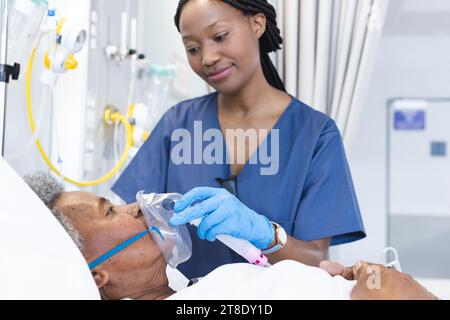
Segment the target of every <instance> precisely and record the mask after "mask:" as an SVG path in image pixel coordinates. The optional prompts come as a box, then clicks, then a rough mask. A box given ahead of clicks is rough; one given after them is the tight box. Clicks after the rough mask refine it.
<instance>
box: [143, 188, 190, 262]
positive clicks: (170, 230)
mask: <svg viewBox="0 0 450 320" xmlns="http://www.w3.org/2000/svg"><path fill="white" fill-rule="evenodd" d="M181 197H182V195H181V194H177V193H168V194H156V193H150V194H144V193H143V192H142V191H141V192H138V193H137V195H136V201H137V203H138V205H139V207H140V208H141V211H142V213H143V215H144V217H145V220H146V222H147V225H149V226H156V227H157V228H158V229H159V230H160V231H161V233H157V232H152V233H151V235H152V237H153V239H154V240H155V242H156V244H157V245H158V246H159V248H160V249H161V251H162V253H163V255H164V258H165V259H166V261H167V264H168V265H170V266H171V267H172V268H176V267H177V266H178V265H179V264H180V263H183V262H185V261H187V260H189V258H190V257H191V255H192V241H191V237H190V235H189V231H188V229H187V228H186V226H184V225H182V226H177V227H172V226H171V225H170V224H169V220H170V219H171V218H172V217H173V215H174V214H175V212H174V211H173V208H174V206H175V202H176V201H178V200H179V199H181Z"/></svg>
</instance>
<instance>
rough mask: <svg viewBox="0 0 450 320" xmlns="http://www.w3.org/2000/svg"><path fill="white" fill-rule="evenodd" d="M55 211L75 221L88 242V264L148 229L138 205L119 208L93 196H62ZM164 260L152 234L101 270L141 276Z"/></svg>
mask: <svg viewBox="0 0 450 320" xmlns="http://www.w3.org/2000/svg"><path fill="white" fill-rule="evenodd" d="M56 208H57V209H59V210H60V211H62V213H64V214H65V215H66V216H67V217H69V218H70V219H71V220H72V222H73V224H74V227H75V228H76V229H77V230H78V232H79V233H80V235H81V236H82V237H83V239H84V240H85V252H84V256H85V258H86V260H87V261H88V262H91V261H92V260H94V259H96V258H98V257H100V256H101V255H103V254H104V253H106V252H107V251H109V250H110V249H112V248H114V247H115V246H117V245H119V244H120V243H122V242H123V241H125V240H128V239H129V238H131V237H133V236H135V235H136V234H138V233H141V232H143V231H145V230H147V229H148V227H147V224H146V222H145V219H144V217H143V215H142V213H141V211H140V209H139V206H138V205H137V204H131V205H125V206H117V205H113V204H112V203H111V202H109V201H108V200H106V199H104V198H100V197H97V196H95V195H94V194H91V193H86V192H66V193H63V194H62V195H61V197H60V198H59V199H58V201H57V202H56ZM161 258H162V254H161V251H160V249H159V248H158V246H157V245H156V244H155V242H154V240H153V239H152V237H151V235H147V236H145V237H143V238H141V239H140V240H138V241H137V242H135V243H134V244H133V245H131V246H129V247H128V248H126V249H124V250H123V251H121V252H120V253H118V254H117V255H115V256H113V257H112V258H111V259H109V260H108V261H106V262H104V263H103V264H102V265H101V266H100V267H104V268H107V269H108V270H109V271H110V272H117V274H123V273H124V272H130V271H132V272H136V274H138V272H140V271H145V270H146V269H148V268H149V267H151V266H152V264H153V263H155V261H157V260H159V259H161Z"/></svg>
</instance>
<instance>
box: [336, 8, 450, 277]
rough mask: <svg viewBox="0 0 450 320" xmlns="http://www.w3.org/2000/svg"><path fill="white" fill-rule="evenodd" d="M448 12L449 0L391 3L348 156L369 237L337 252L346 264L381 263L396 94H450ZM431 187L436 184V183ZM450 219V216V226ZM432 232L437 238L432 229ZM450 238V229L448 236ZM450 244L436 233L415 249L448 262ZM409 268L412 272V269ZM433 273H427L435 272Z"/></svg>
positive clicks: (407, 226)
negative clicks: (390, 103) (391, 104)
mask: <svg viewBox="0 0 450 320" xmlns="http://www.w3.org/2000/svg"><path fill="white" fill-rule="evenodd" d="M449 11H450V6H449V4H448V2H447V1H442V0H434V1H421V0H413V1H410V0H407V1H398V2H397V1H391V5H390V8H389V12H388V17H387V23H386V29H385V31H384V35H383V39H382V41H381V44H380V48H379V53H378V57H377V61H376V66H375V71H374V74H373V75H372V76H371V79H370V90H369V94H368V97H367V100H366V104H365V105H364V108H365V109H364V112H363V116H362V119H361V120H360V124H359V129H358V130H357V132H356V138H355V143H354V145H353V146H352V150H351V152H350V153H349V155H348V156H349V161H350V164H351V168H352V172H353V177H354V181H355V185H356V188H357V192H358V197H359V202H360V206H361V211H362V213H363V216H364V221H365V225H366V228H367V233H368V238H367V239H366V240H363V241H360V242H358V243H355V244H350V245H345V246H342V247H340V248H339V249H338V250H337V254H338V256H339V257H340V259H341V260H342V261H344V262H345V263H346V264H350V263H354V262H355V261H356V260H358V259H367V260H370V261H378V260H379V259H380V254H381V251H382V249H383V248H384V247H385V246H386V245H387V239H388V227H389V223H388V217H387V194H386V185H387V171H386V170H387V147H388V146H387V138H386V135H387V108H388V100H389V99H392V98H397V97H405V98H408V97H410V98H411V97H424V98H436V97H440V98H442V97H447V98H448V97H449V96H450V76H449V75H450V58H449V57H450V25H449V24H450V22H449V20H448V18H446V17H448V15H449ZM449 111H450V110H449ZM443 138H445V137H443ZM401 151H402V150H399V152H401ZM411 160H413V159H411ZM428 187H429V188H431V189H433V188H434V186H433V185H429V186H428ZM435 191H436V192H438V191H440V190H435ZM424 196H425V195H424ZM406 200H407V199H406ZM423 201H427V199H423ZM428 201H431V199H429V200H428ZM424 214H425V215H426V214H427V212H425V213H424ZM430 214H431V212H430ZM449 218H450V216H447V220H446V221H447V225H448V221H449ZM411 220H412V219H411ZM431 223H433V222H431ZM412 226H413V221H408V220H405V223H404V225H403V226H402V227H401V229H398V230H397V231H396V232H401V235H400V236H402V237H409V241H411V243H413V241H414V239H415V238H417V237H418V236H419V234H418V233H420V230H417V229H413V228H412ZM418 231H419V232H418ZM423 232H425V231H423ZM428 236H430V237H433V235H432V233H430V234H429V235H428ZM449 238H450V234H449V233H448V232H447V234H446V239H447V240H450V239H449ZM446 243H448V242H443V241H438V238H437V237H436V238H430V239H429V244H430V247H429V248H425V247H419V246H418V247H417V248H416V249H417V257H416V259H417V260H420V259H421V258H423V260H425V257H427V251H431V250H432V251H436V252H440V253H441V255H440V256H441V257H442V259H444V260H442V261H429V264H430V265H433V264H439V265H447V266H448V265H449V264H450V261H448V258H446V257H447V256H448V252H449V251H448V248H447V247H446V246H447V244H446ZM431 246H433V247H431ZM445 253H447V254H445ZM401 258H402V257H401V252H400V259H401ZM405 269H406V271H408V268H407V267H406V268H405ZM432 273H433V272H430V273H429V275H428V276H432Z"/></svg>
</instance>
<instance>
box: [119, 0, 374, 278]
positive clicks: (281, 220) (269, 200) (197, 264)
mask: <svg viewBox="0 0 450 320" xmlns="http://www.w3.org/2000/svg"><path fill="white" fill-rule="evenodd" d="M175 23H176V26H177V28H178V30H179V31H180V33H181V36H182V39H183V43H184V46H185V47H186V51H187V56H188V60H189V63H190V66H191V67H192V69H193V71H194V72H195V73H197V74H198V75H199V76H200V77H201V78H202V79H203V80H204V81H206V82H207V83H208V84H209V85H211V86H212V87H213V88H214V89H215V90H216V92H214V93H212V94H209V95H206V96H203V97H199V98H195V99H192V100H189V101H185V102H182V103H180V104H178V105H176V106H174V107H173V108H172V109H171V110H169V111H168V112H167V113H166V114H165V115H164V116H163V118H162V119H161V121H160V122H159V124H158V125H157V127H156V128H155V129H154V131H153V133H152V134H151V136H150V138H149V139H148V141H147V142H146V143H145V144H144V146H143V147H142V148H141V149H140V151H139V153H138V154H137V155H136V157H135V158H134V159H133V161H132V162H131V163H130V165H129V166H128V168H127V169H126V170H125V172H124V173H123V175H122V176H121V177H120V178H119V179H118V181H117V182H116V183H115V185H114V186H113V188H112V190H113V191H114V192H115V193H116V194H118V195H119V196H120V197H121V198H122V199H124V200H125V201H126V202H133V201H135V195H136V192H138V191H140V190H143V191H145V192H156V193H168V192H170V193H172V192H176V193H182V194H185V195H184V198H183V199H181V200H180V201H179V202H178V203H177V205H176V207H175V210H176V211H177V213H178V214H177V215H175V217H174V218H173V219H172V220H171V223H172V224H173V225H179V224H184V223H187V222H189V221H191V220H194V219H196V218H199V217H204V219H203V222H202V223H201V225H200V226H199V228H198V229H197V230H196V228H195V227H192V226H190V225H188V228H189V231H190V233H191V237H192V241H193V254H192V258H191V259H190V260H189V261H188V262H186V263H184V264H182V265H180V266H179V267H178V269H179V270H180V271H181V272H183V273H184V274H185V275H186V276H187V277H190V278H194V277H201V276H204V275H205V274H207V273H208V272H210V271H212V270H213V269H214V268H216V267H218V266H221V265H223V264H226V263H235V262H243V260H242V258H240V257H239V256H237V255H236V254H235V253H234V252H233V251H231V250H230V249H228V248H227V247H225V246H224V245H222V244H221V243H220V242H218V241H214V239H215V238H216V236H217V235H219V234H229V235H232V236H235V237H239V238H242V239H246V240H248V241H250V242H251V243H253V244H254V245H255V246H257V247H258V248H260V249H262V250H263V252H264V253H266V255H267V256H268V258H269V261H270V262H272V263H275V262H277V261H280V260H285V259H291V260H297V261H300V262H302V263H305V264H309V265H314V266H318V264H319V263H320V261H322V260H324V259H325V258H326V257H327V254H328V249H329V246H330V245H339V244H343V243H347V242H351V241H356V240H359V239H361V238H363V237H365V232H364V226H363V222H362V219H361V215H360V212H359V208H358V203H357V199H356V196H355V191H354V187H353V183H352V179H351V175H350V171H349V168H348V165H347V161H346V157H345V153H344V148H343V144H342V139H341V136H340V133H339V131H338V129H337V127H336V125H335V123H334V122H333V121H332V120H331V119H330V118H328V117H327V116H325V115H324V114H321V113H319V112H317V111H315V110H313V109H312V108H310V107H308V106H306V105H305V104H303V103H302V102H300V101H299V100H297V99H296V98H295V97H292V96H290V95H289V94H287V93H286V92H285V88H284V85H283V83H282V81H281V79H280V77H279V75H278V73H277V71H276V69H275V67H274V65H273V64H272V62H271V61H270V58H269V55H268V53H269V52H272V51H276V50H278V49H280V45H281V43H282V38H281V36H280V31H279V29H278V28H277V22H276V12H275V10H274V8H273V7H272V6H271V5H270V4H269V3H268V2H267V1H266V0H239V1H237V0H182V1H180V2H179V6H178V10H177V13H176V16H175ZM177 129H183V130H181V131H180V130H177ZM209 129H215V132H219V133H224V134H223V135H222V134H220V137H217V135H214V134H208V131H206V130H209ZM231 129H233V130H237V129H244V130H249V129H254V130H259V131H258V133H261V132H264V130H260V129H266V130H267V131H266V133H267V134H266V135H265V136H264V135H263V136H262V138H265V140H264V139H261V140H260V141H259V142H258V144H257V145H256V146H254V145H253V146H250V145H251V143H250V144H249V145H248V148H244V149H245V150H244V151H245V152H243V153H242V150H237V152H234V151H235V150H234V149H235V148H233V147H230V145H233V141H231V140H232V139H234V137H231V138H229V136H230V135H228V134H225V133H228V132H230V130H231ZM241 131H242V130H241ZM209 132H210V133H211V132H213V131H209ZM231 132H233V131H231ZM249 132H250V131H249ZM203 134H204V136H203ZM208 135H209V137H208ZM223 137H225V139H223ZM190 139H193V140H192V141H190ZM199 140H200V141H199ZM213 141H214V142H216V143H222V145H223V150H222V149H220V148H215V149H214V150H215V151H214V152H211V150H209V149H208V148H210V147H211V145H212V143H213ZM181 144H183V145H184V146H186V145H187V146H188V147H187V148H184V150H183V151H180V145H181ZM258 145H259V146H258ZM202 147H203V149H202ZM199 148H200V153H199ZM227 148H228V150H227ZM181 149H182V148H181ZM218 149H219V150H218ZM262 149H264V150H266V149H267V150H269V151H271V157H272V158H275V160H273V159H272V160H273V161H272V164H271V166H272V168H271V169H270V168H267V167H264V165H267V161H266V162H265V163H262V162H263V161H261V160H259V161H249V160H250V159H251V160H254V159H255V157H256V156H257V155H261V152H260V151H262ZM202 152H203V153H202ZM208 152H210V153H209V154H211V155H213V156H215V158H214V159H215V160H217V159H219V160H220V161H208V160H207V159H201V158H202V155H204V154H208ZM231 154H232V155H234V157H232V156H231ZM198 155H200V159H199V157H198ZM249 155H252V157H249ZM239 157H245V160H246V161H239V162H238V161H236V159H239ZM277 157H278V158H279V159H277ZM180 158H181V160H180ZM203 158H204V157H203ZM230 158H233V159H230ZM222 160H223V161H222ZM226 160H228V161H226ZM266 160H267V159H266ZM274 163H275V164H274ZM230 164H231V165H230ZM264 169H269V170H268V172H265V171H264ZM270 171H272V172H270ZM230 177H232V178H231V179H230ZM224 187H225V188H226V189H224ZM192 189H193V190H192ZM188 191H189V192H188ZM200 201H201V202H202V203H201V204H197V205H195V206H191V205H190V204H192V203H193V202H197V203H198V202H200ZM197 235H198V236H197Z"/></svg>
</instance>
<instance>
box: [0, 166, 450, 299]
mask: <svg viewBox="0 0 450 320" xmlns="http://www.w3.org/2000/svg"><path fill="white" fill-rule="evenodd" d="M0 177H1V179H0V203H1V205H2V207H1V208H0V243H1V248H0V284H1V285H0V299H1V300H11V299H24V300H27V299H40V300H42V299H44V300H45V299H52V300H67V299H83V300H98V299H100V294H99V291H98V290H97V288H96V285H95V282H94V280H93V278H92V276H91V273H90V271H89V268H88V266H87V264H86V261H85V260H84V258H83V256H82V254H81V253H80V251H79V250H78V248H77V247H76V246H75V244H74V243H73V241H72V239H71V238H70V237H69V235H68V234H67V233H66V231H65V230H64V228H63V227H62V226H61V225H60V224H59V222H58V221H57V220H56V218H55V217H54V216H53V215H52V214H51V212H50V211H49V210H48V209H47V208H46V207H45V205H44V204H43V203H42V202H41V201H40V199H39V198H38V197H37V196H36V195H35V194H34V193H33V192H32V191H31V189H29V187H28V186H27V185H26V184H25V182H24V181H23V180H22V178H21V177H20V176H18V175H17V174H16V173H15V172H14V171H13V170H12V169H11V168H10V167H9V165H8V164H7V163H6V162H5V161H4V160H3V158H1V157H0ZM15 274H20V275H21V276H20V277H14V276H13V275H15ZM167 276H168V279H169V286H170V287H171V288H172V289H173V290H175V291H179V290H181V289H183V288H186V287H187V285H188V283H189V279H187V278H186V277H185V276H184V275H183V274H182V273H181V272H180V271H178V270H177V269H172V268H171V267H167ZM61 279H65V280H64V281H61ZM418 281H419V282H420V283H421V284H422V285H423V286H424V287H426V288H427V289H428V290H429V291H430V292H432V293H433V294H435V295H436V296H438V297H439V298H441V299H450V279H449V280H433V279H418Z"/></svg>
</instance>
